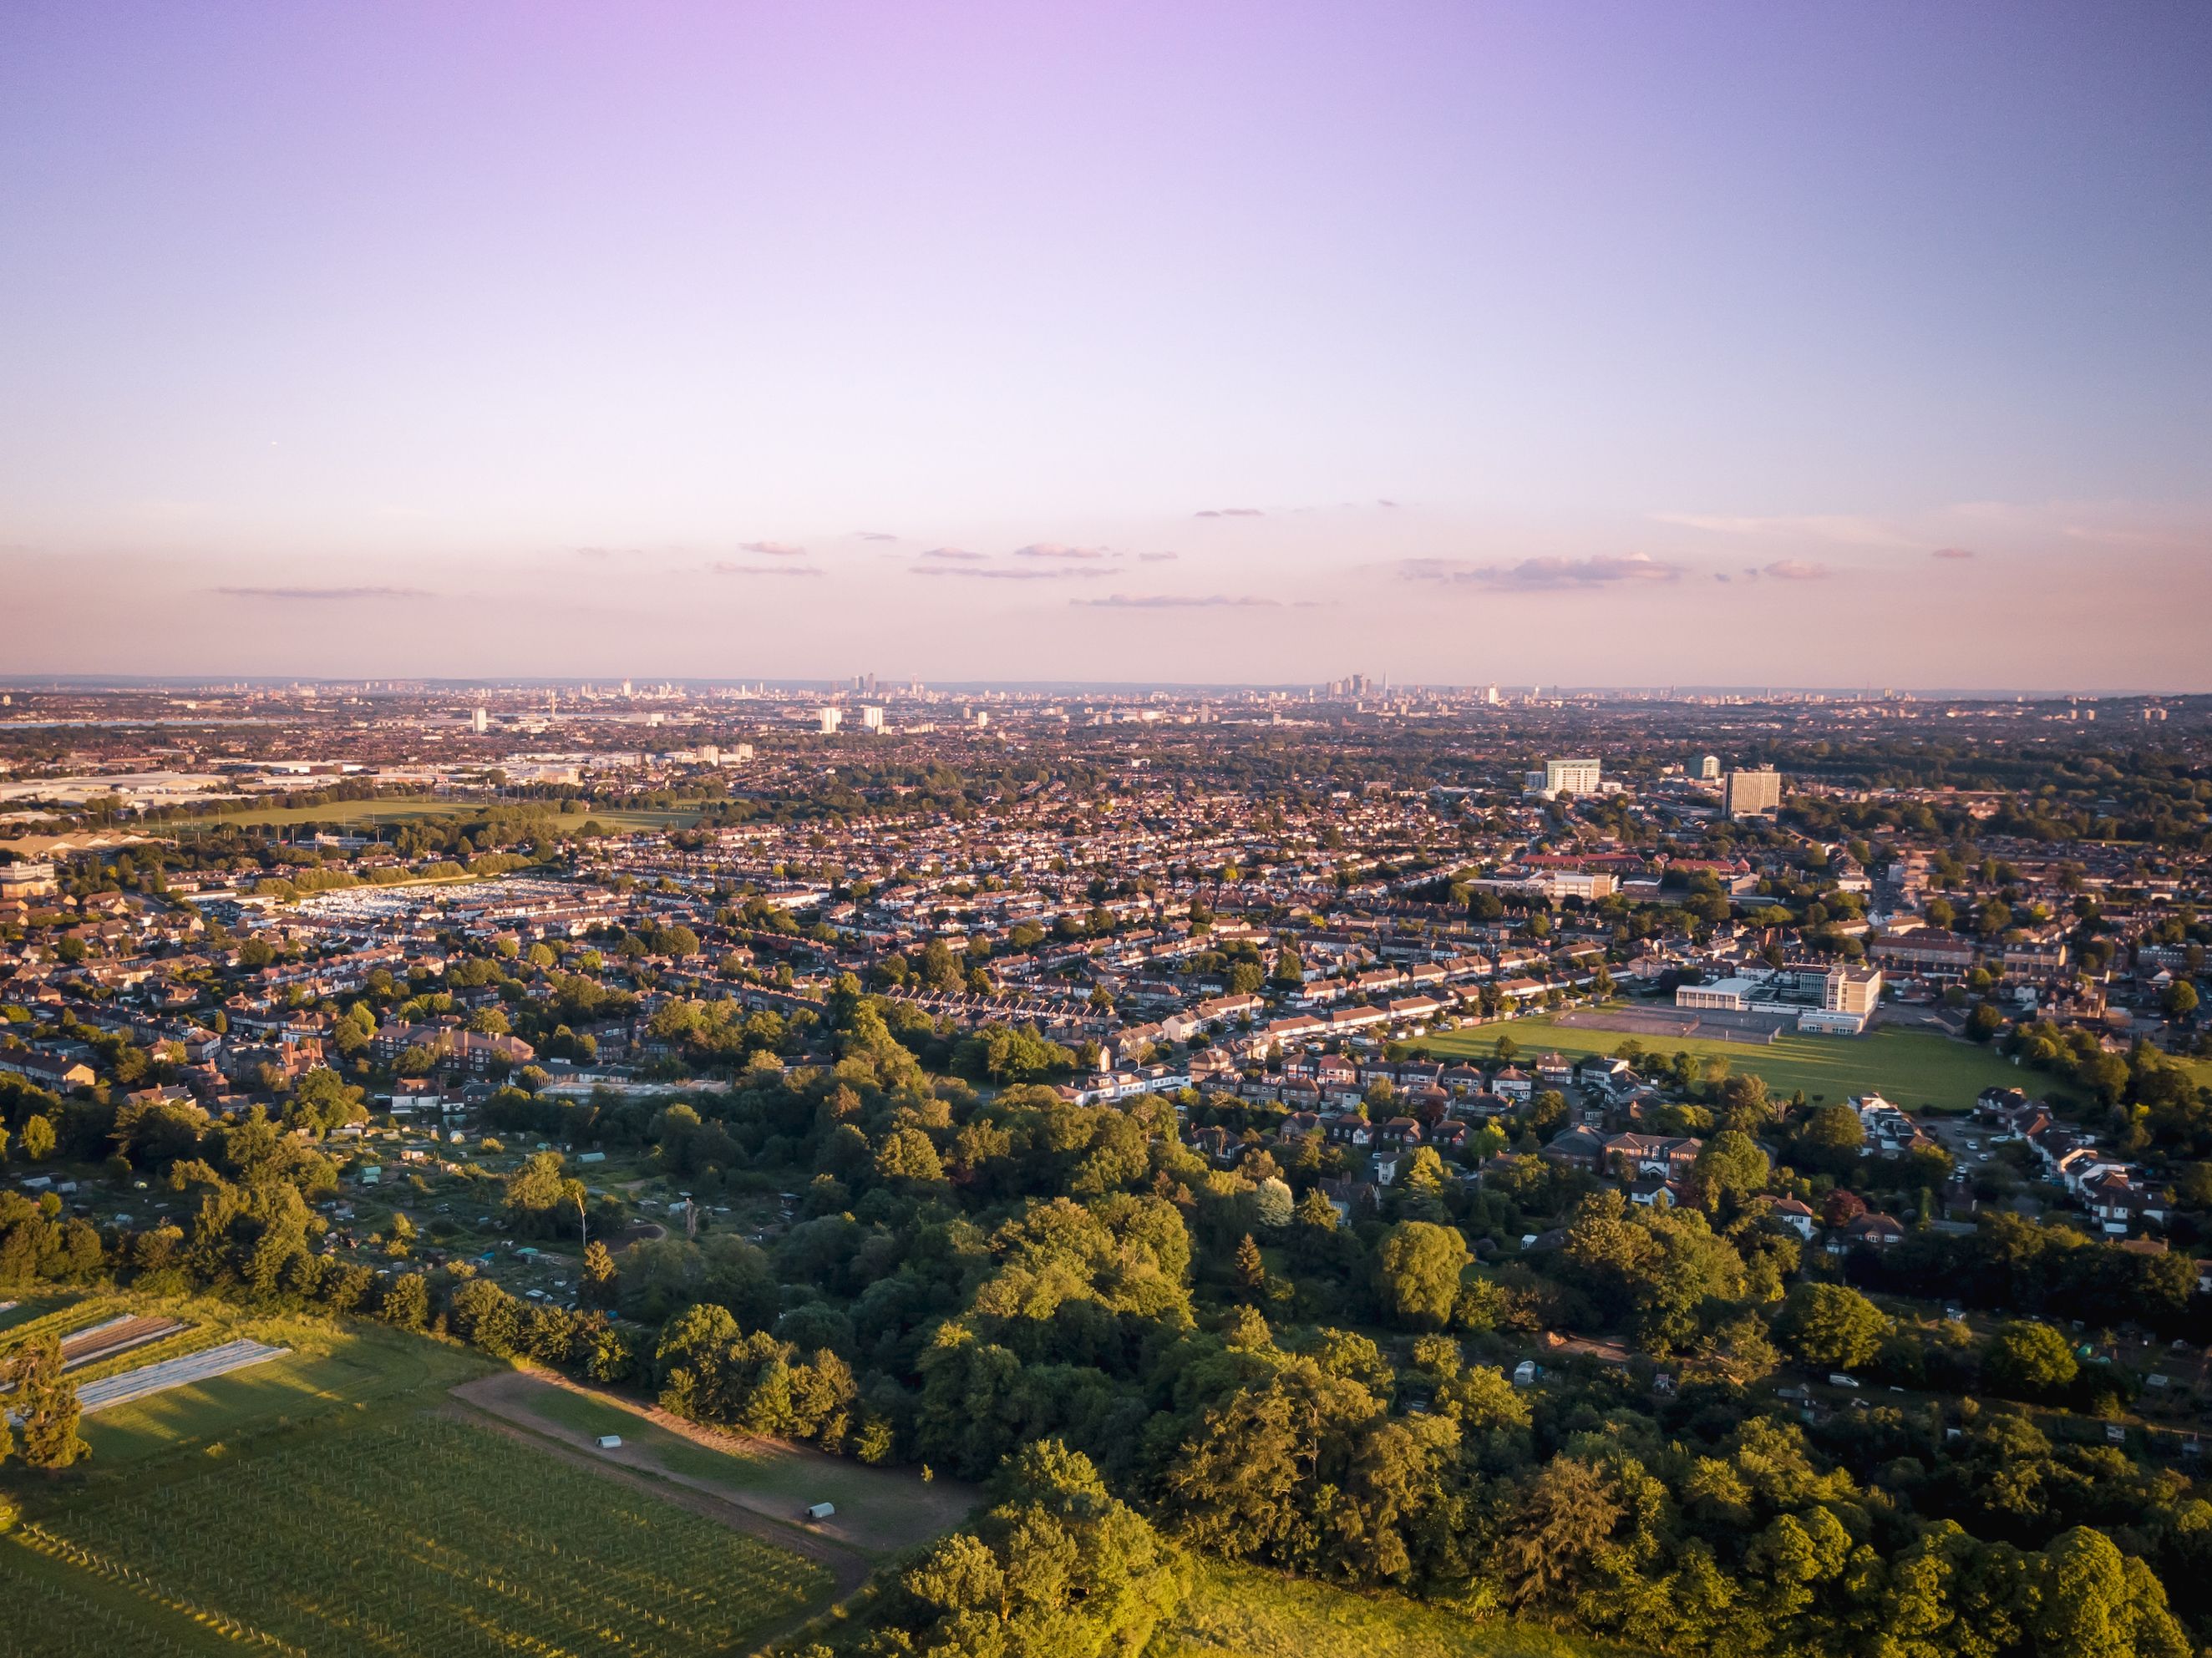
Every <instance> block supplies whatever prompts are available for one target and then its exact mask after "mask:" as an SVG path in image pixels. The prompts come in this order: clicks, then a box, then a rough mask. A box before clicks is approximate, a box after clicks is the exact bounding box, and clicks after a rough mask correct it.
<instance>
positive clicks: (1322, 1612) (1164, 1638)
mask: <svg viewBox="0 0 2212 1658" xmlns="http://www.w3.org/2000/svg"><path fill="white" fill-rule="evenodd" d="M1625 1650H1626V1649H1623V1648H1620V1647H1610V1646H1604V1645H1601V1644H1600V1643H1596V1642H1594V1641H1586V1640H1582V1639H1579V1638H1577V1637H1573V1636H1567V1635H1555V1634H1553V1632H1552V1631H1549V1630H1543V1629H1537V1628H1534V1627H1532V1626H1530V1625H1522V1624H1515V1623H1510V1622H1507V1621H1505V1620H1503V1619H1500V1620H1498V1621H1496V1622H1491V1623H1480V1624H1478V1623H1472V1622H1470V1621H1468V1619H1464V1618H1462V1617H1460V1616H1458V1615H1457V1614H1456V1613H1455V1612H1447V1611H1445V1610H1443V1608H1442V1607H1438V1606H1424V1605H1423V1604H1421V1603H1420V1602H1419V1601H1416V1600H1405V1599H1403V1598H1401V1597H1400V1596H1397V1595H1390V1594H1377V1595H1366V1594H1351V1593H1348V1592H1347V1591H1346V1590H1343V1589H1337V1588H1328V1586H1326V1585H1324V1584H1320V1583H1310V1582H1297V1581H1291V1580H1286V1579H1285V1578H1281V1577H1279V1576H1275V1575H1274V1574H1273V1573H1272V1572H1264V1571H1254V1570H1249V1569H1247V1568H1245V1567H1242V1566H1231V1565H1225V1564H1220V1563H1218V1562H1213V1561H1207V1562H1204V1563H1201V1564H1200V1566H1199V1568H1198V1570H1197V1571H1196V1573H1195V1575H1194V1580H1193V1582H1192V1585H1191V1592H1190V1595H1189V1597H1188V1600H1186V1601H1185V1602H1184V1604H1183V1607H1182V1611H1181V1612H1178V1613H1176V1616H1175V1617H1174V1618H1172V1619H1170V1620H1169V1621H1168V1622H1167V1623H1165V1624H1164V1625H1162V1626H1161V1627H1160V1629H1159V1630H1158V1632H1157V1633H1155V1634H1154V1636H1153V1637H1152V1643H1151V1644H1150V1645H1149V1646H1147V1647H1146V1649H1145V1653H1144V1658H1601V1655H1613V1654H1620V1653H1622V1652H1624V1651H1625Z"/></svg>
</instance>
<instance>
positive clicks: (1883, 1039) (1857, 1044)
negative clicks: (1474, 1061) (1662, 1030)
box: [1419, 1014, 2054, 1111]
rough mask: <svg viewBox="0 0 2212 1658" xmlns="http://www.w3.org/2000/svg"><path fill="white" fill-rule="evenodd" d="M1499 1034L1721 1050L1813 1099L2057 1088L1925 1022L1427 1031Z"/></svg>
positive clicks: (1438, 1044)
mask: <svg viewBox="0 0 2212 1658" xmlns="http://www.w3.org/2000/svg"><path fill="white" fill-rule="evenodd" d="M1500 1036H1510V1037H1511V1038H1512V1039H1513V1040H1514V1042H1516V1044H1518V1046H1519V1048H1520V1057H1521V1060H1522V1063H1524V1064H1525V1063H1526V1062H1527V1060H1529V1059H1530V1058H1533V1057H1534V1056H1535V1055H1537V1054H1544V1053H1547V1052H1552V1051H1554V1050H1556V1051H1557V1052H1559V1053H1560V1054H1565V1055H1566V1056H1567V1057H1568V1058H1569V1059H1579V1058H1581V1057H1582V1056H1583V1055H1584V1054H1610V1053H1612V1052H1613V1050H1614V1049H1615V1048H1619V1047H1620V1045H1621V1043H1623V1042H1630V1041H1635V1042H1642V1043H1643V1044H1644V1051H1645V1052H1646V1053H1647V1054H1662V1055H1672V1054H1675V1053H1677V1052H1681V1051H1685V1050H1686V1051H1687V1052H1689V1053H1692V1054H1697V1055H1699V1056H1700V1057H1702V1058H1710V1057H1711V1056H1713V1055H1716V1054H1717V1055H1719V1056H1721V1057H1723V1058H1724V1059H1726V1060H1728V1062H1729V1070H1730V1072H1733V1073H1735V1074H1737V1075H1748V1074H1755V1075H1758V1076H1760V1077H1764V1078H1765V1079H1766V1086H1767V1090H1768V1091H1769V1092H1770V1093H1772V1094H1775V1095H1777V1096H1780V1097H1781V1098H1783V1099H1787V1098H1789V1097H1790V1095H1792V1094H1794V1093H1796V1091H1797V1090H1799V1089H1801V1088H1802V1089H1803V1090H1805V1097H1806V1098H1808V1099H1820V1098H1826V1099H1827V1100H1831V1101H1833V1100H1841V1099H1844V1098H1847V1097H1849V1096H1851V1095H1854V1094H1863V1093H1866V1092H1868V1091H1869V1090H1873V1091H1875V1092H1876V1093H1879V1094H1881V1095H1882V1096H1884V1097H1886V1098H1887V1099H1890V1100H1893V1101H1894V1102H1896V1103H1897V1104H1899V1105H1901V1106H1904V1107H1905V1108H1906V1109H1908V1110H1919V1109H1923V1108H1927V1109H1932V1110H1936V1111H1966V1110H1969V1109H1971V1108H1972V1106H1973V1103H1974V1096H1976V1095H1977V1094H1978V1093H1980V1092H1981V1091H1982V1090H1984V1088H2024V1089H2026V1090H2028V1092H2029V1093H2031V1094H2033V1095H2038V1096H2042V1095H2048V1094H2050V1093H2051V1092H2053V1091H2054V1079H2053V1078H2051V1077H2049V1076H2047V1075H2045V1074H2044V1073H2043V1072H2035V1071H2029V1070H2027V1069H2025V1068H2024V1067H2021V1066H2015V1065H2014V1064H2013V1063H2012V1061H2011V1060H2008V1059H2005V1058H2003V1057H2002V1056H2001V1055H1999V1054H1995V1053H1992V1052H1991V1051H1990V1049H1988V1048H1979V1047H1972V1046H1969V1045H1967V1044H1966V1043H1963V1042H1953V1041H1951V1040H1950V1039H1949V1038H1948V1037H1946V1036H1939V1035H1935V1034H1934V1033H1932V1032H1929V1031H1924V1030H1876V1031H1875V1033H1874V1034H1873V1035H1868V1036H1801V1035H1794V1034H1792V1035H1783V1036H1778V1037H1777V1038H1776V1039H1775V1040H1774V1042H1773V1043H1772V1044H1771V1046H1758V1045H1752V1044H1746V1043H1742V1042H1712V1041H1708V1040H1702V1039H1700V1038H1699V1037H1695V1036H1679V1037H1678V1036H1641V1035H1639V1036H1631V1035H1629V1033H1627V1032H1626V1031H1620V1030H1597V1029H1589V1028H1586V1027H1583V1026H1577V1025H1562V1024H1560V1023H1558V1022H1557V1021H1556V1020H1554V1019H1553V1017H1551V1016H1550V1015H1548V1014H1543V1015H1539V1016H1537V1017H1534V1018H1528V1019H1504V1020H1499V1021H1498V1022H1496V1023H1492V1024H1486V1025H1475V1026H1471V1027H1467V1028H1463V1029H1458V1030H1446V1031H1440V1032H1438V1033H1437V1034H1436V1035H1430V1036H1425V1037H1423V1038H1422V1039H1421V1041H1420V1043H1419V1046H1422V1047H1425V1048H1427V1049H1428V1050H1429V1052H1430V1053H1431V1054H1435V1055H1436V1056H1437V1058H1438V1059H1456V1058H1459V1057H1462V1056H1465V1055H1474V1056H1475V1057H1478V1058H1480V1059H1485V1060H1487V1059H1488V1058H1489V1057H1490V1056H1491V1054H1492V1052H1493V1051H1494V1050H1495V1048H1496V1044H1497V1042H1498V1038H1499V1037H1500Z"/></svg>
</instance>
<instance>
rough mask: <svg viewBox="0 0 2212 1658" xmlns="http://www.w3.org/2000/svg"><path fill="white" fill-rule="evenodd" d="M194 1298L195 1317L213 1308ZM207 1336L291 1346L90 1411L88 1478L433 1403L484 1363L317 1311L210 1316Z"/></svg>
mask: <svg viewBox="0 0 2212 1658" xmlns="http://www.w3.org/2000/svg"><path fill="white" fill-rule="evenodd" d="M217 1310H218V1309H216V1307H214V1306H213V1305H212V1304H210V1303H194V1304H193V1306H192V1307H191V1309H190V1314H191V1315H197V1314H200V1313H202V1312H207V1313H209V1314H213V1313H215V1312H216V1311H217ZM204 1324H205V1327H206V1328H207V1330H208V1332H209V1334H210V1338H211V1339H216V1340H222V1341H229V1340H235V1339H240V1338H250V1339H254V1340H259V1341H266V1342H268V1343H270V1344H271V1345H279V1346H284V1347H289V1349H291V1351H290V1352H289V1353H288V1354H287V1355H286V1356H285V1357H282V1358H276V1359H271V1360H270V1361H269V1362H268V1363H264V1364H258V1365H255V1366H254V1367H253V1368H252V1369H250V1370H235V1371H233V1372H232V1373H230V1374H229V1375H228V1376H216V1377H212V1378H210V1379H209V1380H207V1381H204V1382H195V1383H193V1384H191V1385H190V1386H187V1387H183V1388H173V1389H172V1390H170V1391H169V1392H167V1393H162V1394H155V1395H154V1396H153V1397H151V1398H149V1399H142V1400H133V1401H132V1402H131V1403H130V1404H127V1405H118V1406H114V1407H113V1408H112V1409H110V1410H106V1411H103V1412H100V1413H99V1414H98V1415H97V1416H93V1417H88V1418H86V1420H85V1424H84V1429H83V1432H84V1436H85V1439H86V1440H87V1442H88V1443H90V1445H91V1446H92V1451H93V1455H92V1461H91V1463H90V1464H89V1466H88V1471H87V1475H86V1477H87V1479H88V1480H89V1481H90V1482H91V1483H93V1484H94V1485H98V1484H101V1483H104V1482H106V1481H108V1480H110V1479H121V1478H127V1477H129V1476H130V1472H131V1469H132V1468H133V1467H134V1466H135V1465H137V1464H141V1463H144V1462H146V1461H149V1460H152V1459H155V1458H159V1457H161V1456H163V1455H168V1454H171V1453H179V1452H185V1451H188V1450H191V1449H193V1448H201V1449H204V1448H206V1447H207V1446H209V1445H210V1444H216V1443H227V1444H233V1445H235V1444H236V1443H237V1442H240V1441H241V1440H243V1439H246V1438H251V1437H252V1436H257V1435H259V1434H263V1433H266V1432H270V1431H271V1430H283V1429H289V1428H294V1427H297V1426H299V1425H301V1424H307V1423H312V1422H315V1421H318V1420H320V1419H324V1418H333V1419H341V1418H352V1417H355V1416H357V1415H359V1414H361V1413H363V1412H377V1411H386V1410H389V1409H390V1408H392V1407H393V1406H406V1405H409V1404H410V1403H412V1404H416V1405H421V1406H428V1405H430V1404H432V1403H435V1401H436V1400H438V1399H439V1398H440V1397H441V1395H442V1394H444V1392H445V1390H446V1389H447V1388H451V1387H452V1386H453V1384H454V1383H456V1382H463V1381H465V1380H467V1379H468V1378H469V1377H471V1376H481V1375H483V1373H484V1371H485V1370H486V1369H487V1368H488V1367H487V1366H486V1364H485V1363H484V1361H483V1360H482V1359H480V1358H478V1357H476V1356H475V1355H474V1354H472V1353H470V1352H469V1351H466V1350H465V1349H463V1348H459V1347H453V1346H447V1345H443V1344H441V1343H439V1342H435V1341H430V1340H428V1339H424V1338H422V1337H421V1336H410V1335H407V1334H405V1333H402V1332H399V1331H397V1330H386V1329H382V1328H380V1327H376V1326H374V1325H346V1326H341V1325H337V1324H334V1323H331V1322H328V1321H323V1320H319V1319H311V1318H276V1319H241V1318H237V1317H235V1316H233V1317H232V1318H230V1319H228V1320H223V1319H221V1318H220V1317H217V1316H208V1317H206V1318H205V1319H204Z"/></svg>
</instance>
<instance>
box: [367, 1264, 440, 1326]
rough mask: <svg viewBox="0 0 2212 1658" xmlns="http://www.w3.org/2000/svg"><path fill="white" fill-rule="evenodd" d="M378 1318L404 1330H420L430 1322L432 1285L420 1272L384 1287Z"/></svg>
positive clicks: (393, 1281)
mask: <svg viewBox="0 0 2212 1658" xmlns="http://www.w3.org/2000/svg"><path fill="white" fill-rule="evenodd" d="M376 1315H377V1317H379V1318H380V1319H382V1320H383V1321H385V1322H386V1324H390V1325H392V1326H394V1327H397V1328H399V1329H402V1330H419V1329H422V1327H424V1326H425V1325H427V1324H428V1322H429V1321H430V1284H429V1280H428V1279H427V1278H424V1277H423V1276H422V1273H420V1272H409V1273H407V1274H405V1275H404V1277H400V1278H393V1279H392V1281H391V1282H390V1283H389V1284H386V1285H385V1286H384V1298H383V1300H382V1301H380V1303H378V1304H377V1309H376Z"/></svg>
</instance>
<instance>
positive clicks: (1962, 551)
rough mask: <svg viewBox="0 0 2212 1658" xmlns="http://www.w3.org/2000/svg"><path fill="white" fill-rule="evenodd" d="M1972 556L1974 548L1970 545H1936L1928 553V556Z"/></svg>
mask: <svg viewBox="0 0 2212 1658" xmlns="http://www.w3.org/2000/svg"><path fill="white" fill-rule="evenodd" d="M1928 556H1929V557H1930V558H1972V556H1974V550H1973V549H1972V548H1971V547H1938V548H1937V549H1936V550H1935V551H1934V552H1932V553H1930V554H1929V555H1928Z"/></svg>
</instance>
